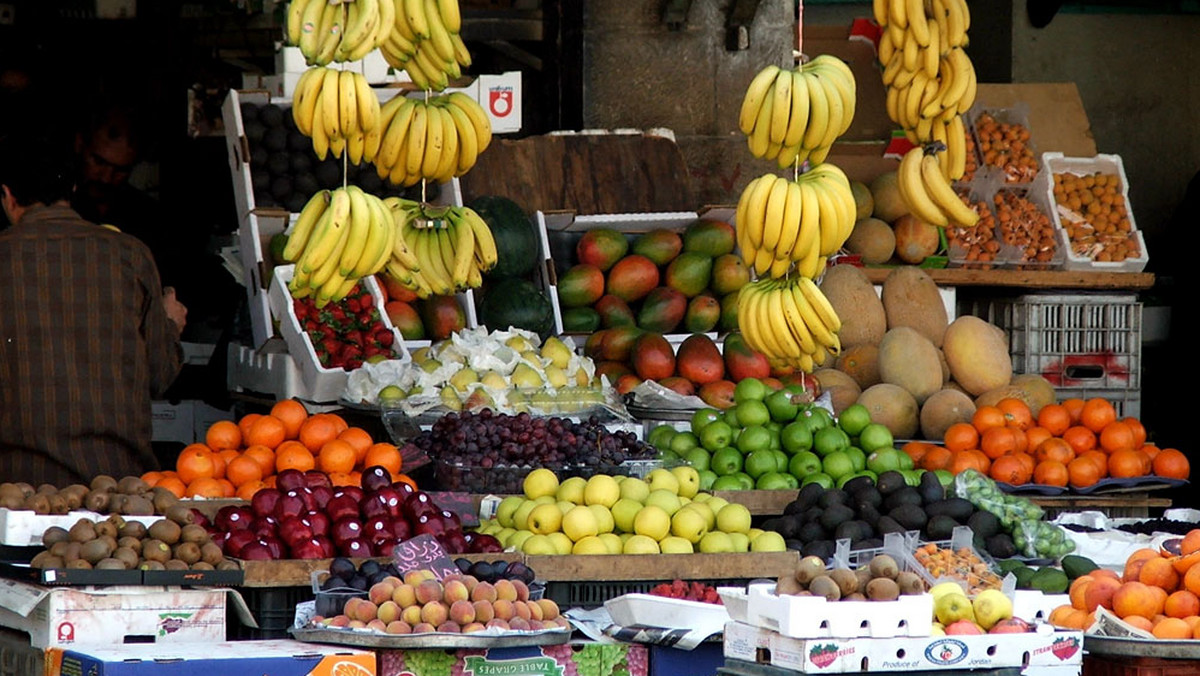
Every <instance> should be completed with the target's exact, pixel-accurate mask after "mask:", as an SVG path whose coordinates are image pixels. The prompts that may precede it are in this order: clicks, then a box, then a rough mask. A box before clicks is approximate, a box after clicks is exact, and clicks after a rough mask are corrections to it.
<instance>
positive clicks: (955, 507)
mask: <svg viewBox="0 0 1200 676" xmlns="http://www.w3.org/2000/svg"><path fill="white" fill-rule="evenodd" d="M974 511H975V506H974V505H972V504H971V503H970V501H968V500H964V499H963V498H946V499H945V500H938V501H937V502H933V503H927V504H926V505H925V512H926V513H927V514H929V516H938V515H945V516H948V517H950V518H951V519H954V520H955V521H957V522H959V523H966V522H967V521H968V520H969V519H970V518H971V513H972V512H974Z"/></svg>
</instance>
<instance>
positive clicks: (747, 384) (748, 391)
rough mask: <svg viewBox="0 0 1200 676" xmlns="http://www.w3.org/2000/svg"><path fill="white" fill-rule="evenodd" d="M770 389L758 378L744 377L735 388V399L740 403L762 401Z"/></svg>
mask: <svg viewBox="0 0 1200 676" xmlns="http://www.w3.org/2000/svg"><path fill="white" fill-rule="evenodd" d="M769 392H770V390H768V389H767V386H766V385H764V384H763V381H761V380H759V379H758V378H742V379H741V380H740V381H738V384H737V385H736V386H735V387H734V388H733V400H734V401H736V402H738V403H739V404H740V403H742V402H744V401H762V399H763V397H766V396H767V394H768V393H769Z"/></svg>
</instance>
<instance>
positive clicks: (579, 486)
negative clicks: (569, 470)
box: [554, 476, 587, 505]
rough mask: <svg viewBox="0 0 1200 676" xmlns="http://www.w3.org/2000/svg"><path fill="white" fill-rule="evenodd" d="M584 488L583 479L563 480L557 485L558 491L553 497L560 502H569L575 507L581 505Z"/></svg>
mask: <svg viewBox="0 0 1200 676" xmlns="http://www.w3.org/2000/svg"><path fill="white" fill-rule="evenodd" d="M586 486H587V479H584V478H583V477H579V476H573V477H570V478H568V479H564V480H563V482H562V483H560V484H559V485H558V490H557V491H556V492H555V494H554V497H555V498H556V499H558V500H560V501H562V500H566V501H567V502H571V503H574V504H576V505H582V504H583V489H584V487H586Z"/></svg>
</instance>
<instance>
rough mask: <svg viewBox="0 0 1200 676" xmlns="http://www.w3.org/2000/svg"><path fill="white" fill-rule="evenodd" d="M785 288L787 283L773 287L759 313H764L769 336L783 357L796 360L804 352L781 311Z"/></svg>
mask: <svg viewBox="0 0 1200 676" xmlns="http://www.w3.org/2000/svg"><path fill="white" fill-rule="evenodd" d="M786 288H787V282H780V283H777V284H776V285H775V288H773V289H771V290H770V291H768V292H767V294H766V303H765V306H760V307H759V311H760V312H765V313H766V317H764V320H765V321H766V322H768V326H770V327H771V336H772V337H773V338H774V339H775V344H776V345H778V346H779V348H780V349H781V350H782V351H783V355H782V356H784V357H786V358H787V359H789V360H790V359H798V358H799V357H800V355H801V354H803V353H804V352H805V350H804V349H803V345H802V344H801V343H800V342H799V341H797V340H796V336H795V334H794V333H792V330H791V327H790V326H789V325H788V320H787V315H786V314H785V313H784V309H783V292H784V289H786Z"/></svg>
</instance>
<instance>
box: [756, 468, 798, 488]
mask: <svg viewBox="0 0 1200 676" xmlns="http://www.w3.org/2000/svg"><path fill="white" fill-rule="evenodd" d="M799 486H800V482H799V481H797V480H796V477H794V476H792V475H791V474H785V473H782V472H767V473H766V474H763V475H762V476H760V477H758V480H756V481H755V482H754V488H755V489H756V490H760V491H786V490H795V489H796V488H798V487H799Z"/></svg>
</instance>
